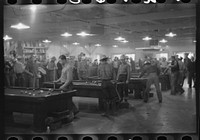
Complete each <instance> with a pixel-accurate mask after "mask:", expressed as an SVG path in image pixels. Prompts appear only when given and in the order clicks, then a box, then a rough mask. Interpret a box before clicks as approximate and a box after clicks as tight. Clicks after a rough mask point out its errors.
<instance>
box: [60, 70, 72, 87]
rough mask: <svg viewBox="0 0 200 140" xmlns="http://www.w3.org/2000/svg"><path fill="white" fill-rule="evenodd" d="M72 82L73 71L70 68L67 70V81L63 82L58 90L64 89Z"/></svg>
mask: <svg viewBox="0 0 200 140" xmlns="http://www.w3.org/2000/svg"><path fill="white" fill-rule="evenodd" d="M72 80H73V69H72V68H71V67H70V68H69V69H68V70H67V80H66V81H65V83H64V84H63V85H62V86H60V89H65V88H66V87H67V86H68V85H69V84H70V83H71V82H72Z"/></svg>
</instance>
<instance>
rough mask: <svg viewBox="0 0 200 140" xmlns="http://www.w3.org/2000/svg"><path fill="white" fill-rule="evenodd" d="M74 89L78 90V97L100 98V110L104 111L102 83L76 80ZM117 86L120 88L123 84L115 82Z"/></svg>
mask: <svg viewBox="0 0 200 140" xmlns="http://www.w3.org/2000/svg"><path fill="white" fill-rule="evenodd" d="M72 83H73V89H75V90H77V92H76V95H75V96H78V97H92V98H98V100H99V110H101V111H102V110H103V109H104V108H103V104H104V103H103V101H102V96H101V95H102V92H103V91H102V86H101V82H100V81H83V80H74V81H73V82H72ZM113 84H115V86H120V85H122V84H123V83H122V82H115V81H113Z"/></svg>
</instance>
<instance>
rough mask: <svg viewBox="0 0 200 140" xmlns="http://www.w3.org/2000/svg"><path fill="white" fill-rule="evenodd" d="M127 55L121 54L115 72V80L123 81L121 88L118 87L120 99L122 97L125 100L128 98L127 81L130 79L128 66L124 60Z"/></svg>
mask: <svg viewBox="0 0 200 140" xmlns="http://www.w3.org/2000/svg"><path fill="white" fill-rule="evenodd" d="M126 59H127V57H126V56H125V55H121V57H120V60H121V64H120V66H119V69H118V73H117V81H119V82H124V85H123V86H122V88H120V89H119V93H120V97H121V100H123V99H124V101H125V102H127V98H128V83H129V80H130V66H129V65H128V64H127V62H126Z"/></svg>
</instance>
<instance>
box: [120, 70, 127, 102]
mask: <svg viewBox="0 0 200 140" xmlns="http://www.w3.org/2000/svg"><path fill="white" fill-rule="evenodd" d="M126 79H127V75H126V74H122V75H119V79H118V82H124V84H123V85H122V86H119V87H118V91H119V95H120V98H121V99H122V100H123V99H127V98H128V84H126Z"/></svg>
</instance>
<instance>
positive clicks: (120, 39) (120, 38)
mask: <svg viewBox="0 0 200 140" xmlns="http://www.w3.org/2000/svg"><path fill="white" fill-rule="evenodd" d="M114 40H117V41H122V40H125V38H123V37H121V36H119V37H117V38H115V39H114Z"/></svg>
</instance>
